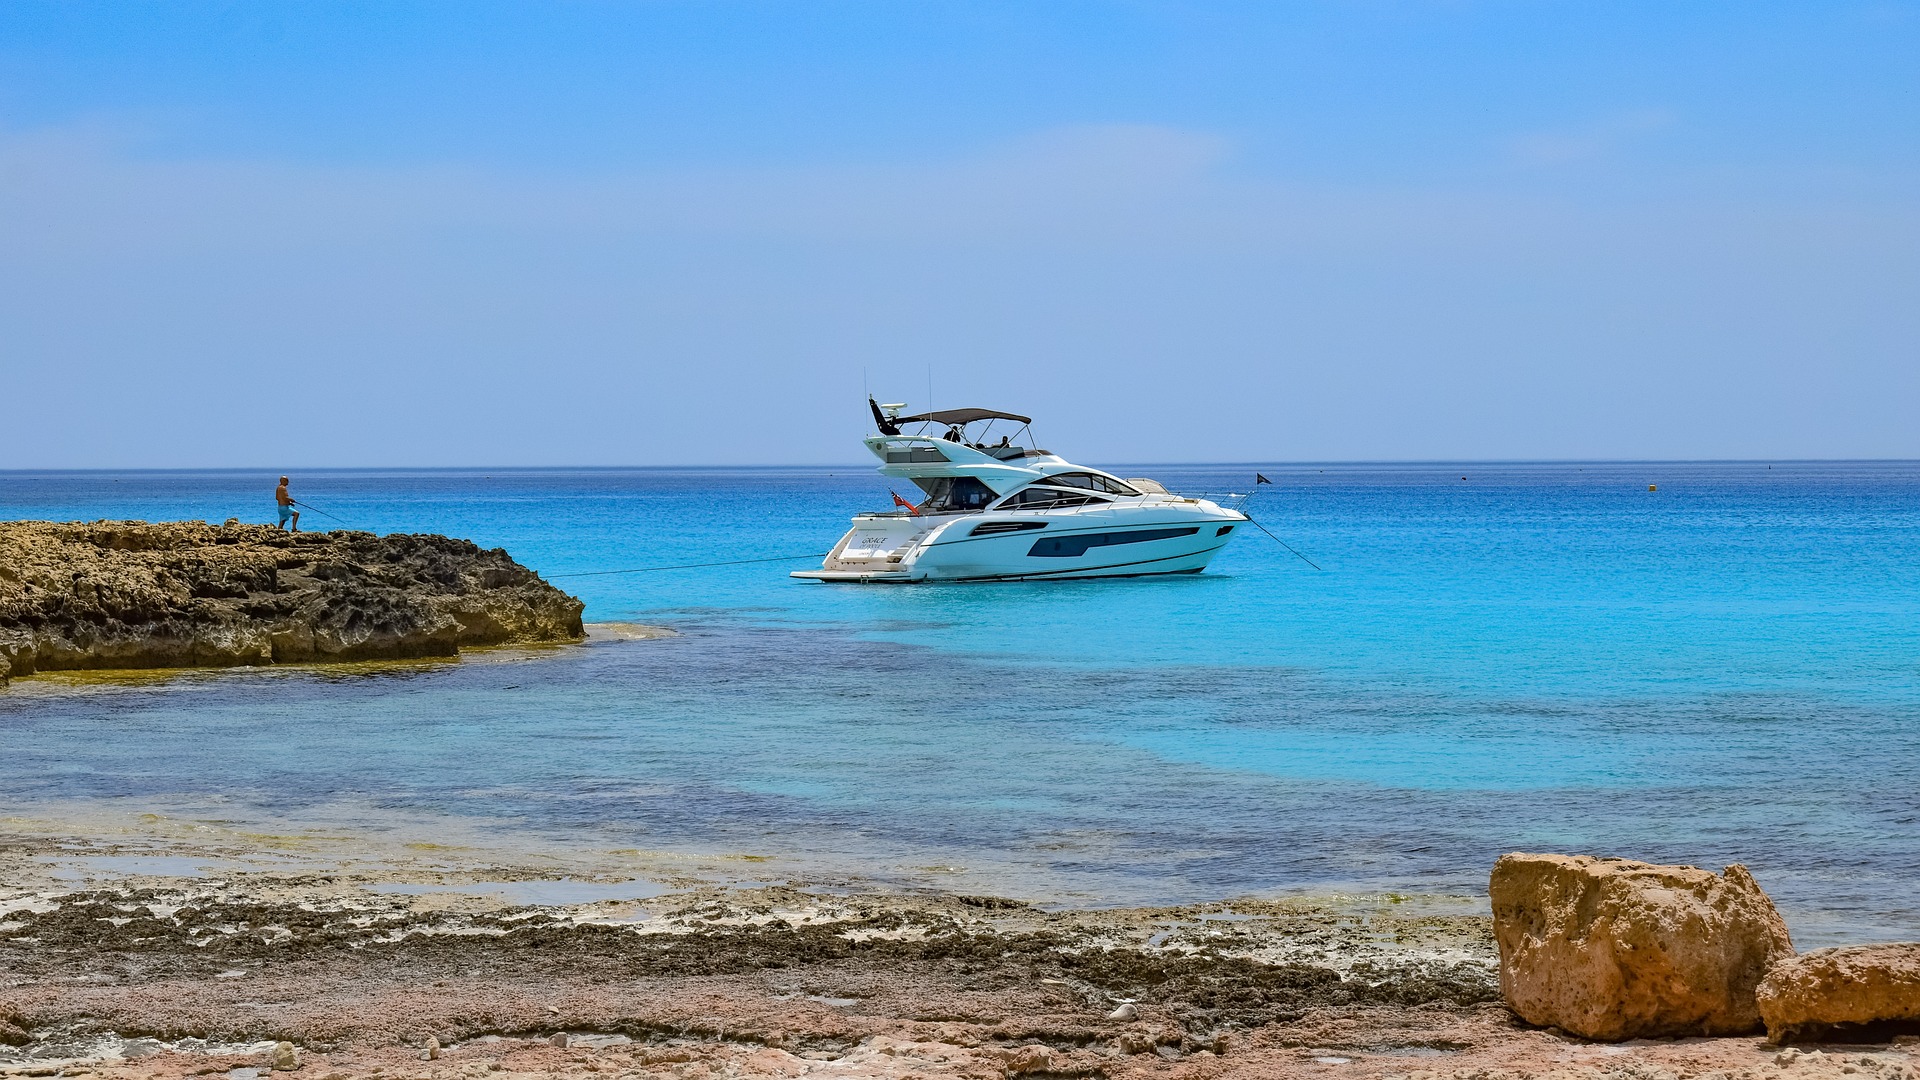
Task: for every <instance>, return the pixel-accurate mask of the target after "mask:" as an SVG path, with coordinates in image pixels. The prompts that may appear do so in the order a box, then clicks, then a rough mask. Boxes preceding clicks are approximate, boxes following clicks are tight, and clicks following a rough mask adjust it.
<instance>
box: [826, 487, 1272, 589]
mask: <svg viewBox="0 0 1920 1080" xmlns="http://www.w3.org/2000/svg"><path fill="white" fill-rule="evenodd" d="M1182 502H1183V503H1184V505H1169V504H1167V503H1159V504H1157V505H1154V506H1137V507H1129V508H1125V509H1097V510H1089V511H1085V512H1081V513H1065V514H1060V513H1053V514H1046V513H1031V512H1029V513H1020V512H998V513H996V512H991V511H990V512H987V513H984V514H964V515H953V516H949V517H946V518H945V519H943V518H940V517H933V518H918V517H913V516H894V515H875V516H869V517H862V518H856V519H854V527H853V528H852V529H851V530H849V531H848V533H847V535H846V536H845V537H843V538H842V539H841V541H840V543H839V544H838V545H836V546H835V547H834V550H833V552H832V553H831V554H829V555H828V557H827V559H826V564H825V565H824V566H822V567H821V568H820V569H818V570H798V571H794V572H793V576H794V577H796V578H809V579H813V580H816V581H834V582H844V583H852V584H875V585H877V584H909V583H916V582H925V583H933V582H956V583H957V582H977V581H1037V580H1050V579H1078V578H1099V577H1148V576H1154V575H1160V574H1194V573H1199V572H1200V571H1202V570H1204V569H1206V567H1207V564H1208V563H1209V562H1211V561H1212V560H1213V557H1214V556H1215V555H1216V554H1218V553H1219V551H1220V549H1221V548H1222V547H1225V546H1226V544H1227V542H1228V540H1229V538H1230V535H1231V533H1232V532H1233V530H1234V528H1235V527H1236V526H1237V525H1238V524H1239V523H1240V522H1243V521H1245V520H1246V518H1245V517H1243V516H1242V515H1240V514H1239V513H1236V512H1234V511H1231V510H1225V509H1222V508H1220V507H1217V506H1214V505H1212V504H1210V503H1203V502H1198V501H1187V500H1182Z"/></svg>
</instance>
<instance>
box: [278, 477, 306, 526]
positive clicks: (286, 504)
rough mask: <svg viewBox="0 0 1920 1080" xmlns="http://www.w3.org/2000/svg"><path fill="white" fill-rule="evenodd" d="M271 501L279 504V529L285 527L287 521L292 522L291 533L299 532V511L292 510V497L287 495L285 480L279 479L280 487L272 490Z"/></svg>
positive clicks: (283, 478) (284, 478)
mask: <svg viewBox="0 0 1920 1080" xmlns="http://www.w3.org/2000/svg"><path fill="white" fill-rule="evenodd" d="M273 500H274V501H275V502H277V503H279V504H280V527H281V528H282V529H284V528H286V527H287V520H288V519H289V518H291V519H292V520H293V531H294V532H299V531H300V511H298V510H295V509H294V508H293V496H292V495H289V494H287V478H286V477H284V476H283V477H281V478H280V486H279V487H277V488H274V489H273Z"/></svg>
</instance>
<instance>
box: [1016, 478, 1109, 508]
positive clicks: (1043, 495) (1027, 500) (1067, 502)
mask: <svg viewBox="0 0 1920 1080" xmlns="http://www.w3.org/2000/svg"><path fill="white" fill-rule="evenodd" d="M1106 501H1107V500H1105V499H1103V498H1101V497H1099V496H1098V495H1093V494H1091V493H1088V492H1085V491H1068V490H1066V489H1064V488H1054V487H1045V486H1043V485H1040V484H1035V485H1033V486H1032V487H1025V488H1021V489H1020V490H1019V491H1016V492H1014V493H1013V494H1012V495H1009V496H1007V501H1006V502H1003V503H1001V504H1000V509H1002V510H1039V509H1043V508H1044V509H1052V508H1054V507H1060V506H1086V505H1087V504H1089V503H1101V502H1106Z"/></svg>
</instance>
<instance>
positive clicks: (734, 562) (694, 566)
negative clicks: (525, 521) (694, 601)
mask: <svg viewBox="0 0 1920 1080" xmlns="http://www.w3.org/2000/svg"><path fill="white" fill-rule="evenodd" d="M827 554H828V553H827V552H824V551H823V552H821V553H820V554H818V555H776V556H774V557H773V558H771V559H731V560H728V561H727V562H696V563H679V564H677V565H674V566H639V567H635V568H633V569H631V570H578V571H575V572H574V573H571V574H547V575H545V576H546V577H549V578H563V577H605V576H607V575H608V574H651V573H655V572H657V571H660V570H701V569H705V568H706V567H709V566H745V565H747V564H748V563H770V562H800V561H801V560H803V559H824V558H826V557H827Z"/></svg>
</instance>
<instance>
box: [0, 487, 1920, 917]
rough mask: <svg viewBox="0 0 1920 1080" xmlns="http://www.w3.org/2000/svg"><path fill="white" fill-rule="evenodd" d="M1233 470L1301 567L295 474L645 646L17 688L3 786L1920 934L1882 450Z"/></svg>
mask: <svg viewBox="0 0 1920 1080" xmlns="http://www.w3.org/2000/svg"><path fill="white" fill-rule="evenodd" d="M1261 470H1262V471H1263V472H1265V473H1266V474H1267V475H1268V476H1269V477H1272V478H1273V479H1274V480H1275V481H1276V483H1275V485H1274V486H1273V487H1271V488H1262V489H1261V494H1260V495H1259V496H1258V499H1257V501H1256V502H1255V503H1254V504H1253V507H1252V509H1253V512H1254V513H1255V516H1257V517H1259V518H1260V519H1261V520H1262V521H1264V522H1265V523H1267V524H1268V525H1269V526H1270V527H1272V528H1274V530H1275V531H1276V532H1278V533H1279V534H1280V535H1282V536H1283V537H1285V538H1286V539H1287V540H1288V541H1289V542H1291V543H1292V544H1293V545H1294V546H1295V547H1297V548H1299V549H1301V550H1302V551H1303V552H1305V553H1306V554H1308V555H1309V556H1311V557H1312V558H1313V560H1314V561H1315V562H1317V563H1319V564H1320V566H1322V567H1324V571H1321V572H1316V571H1314V570H1312V569H1310V568H1308V567H1307V566H1306V565H1305V564H1303V563H1301V562H1299V561H1298V560H1296V559H1295V558H1294V557H1293V556H1292V555H1290V554H1288V553H1287V552H1285V551H1284V550H1282V549H1280V548H1279V547H1278V546H1277V545H1275V544H1273V543H1272V542H1270V541H1268V540H1267V539H1266V538H1265V537H1262V536H1260V535H1258V534H1257V533H1256V534H1249V535H1244V536H1242V537H1240V538H1237V539H1236V540H1235V541H1234V543H1233V544H1232V545H1230V546H1229V547H1228V548H1227V550H1226V551H1225V552H1224V553H1223V555H1222V556H1221V558H1220V559H1219V560H1218V561H1217V562H1216V563H1215V565H1214V568H1213V570H1212V571H1210V572H1208V573H1207V574H1204V575H1201V576H1197V577H1181V578H1172V579H1163V580H1151V579H1148V580H1141V581H1113V582H1031V583H1020V584H996V585H974V586H946V587H894V588H884V587H850V586H829V585H821V584H817V583H810V582H799V581H793V580H790V579H788V578H787V577H786V576H785V574H786V570H787V569H789V568H790V567H789V566H788V565H786V564H771V565H770V564H759V565H746V566H733V567H714V568H708V569H702V570H691V571H675V572H667V573H648V574H633V575H614V576H600V577H560V576H559V575H565V574H579V573H583V572H588V571H601V570H610V569H623V568H631V567H647V566H656V565H662V564H674V563H688V562H712V561H722V560H729V559H751V558H756V557H762V556H768V555H786V554H796V555H800V554H809V553H818V552H822V551H824V550H826V548H827V547H829V546H830V545H831V544H832V543H833V542H834V540H835V539H837V538H838V536H839V534H840V533H841V532H842V531H843V530H844V529H845V527H846V519H847V517H848V516H849V515H850V514H851V513H853V512H854V511H856V510H860V509H871V508H877V507H882V506H885V505H886V504H887V503H888V501H889V500H888V496H887V487H886V484H885V482H883V481H881V480H879V479H878V478H877V477H875V476H874V475H873V474H872V473H871V472H870V471H869V470H867V469H865V468H861V467H849V468H845V469H821V470H799V469H794V470H766V469H755V470H628V471H569V472H546V471H541V472H493V473H485V472H326V473H310V474H302V475H299V476H296V478H295V491H296V494H297V495H298V496H300V497H303V498H305V499H307V500H309V501H311V502H312V503H314V504H315V505H317V506H319V507H321V508H323V509H325V510H327V511H330V512H331V513H333V514H334V515H336V516H337V517H338V518H339V519H342V520H344V521H345V522H346V523H348V524H350V525H352V526H353V527H357V528H366V529H372V530H376V531H380V532H389V531H420V532H444V533H449V534H453V535H460V536H467V537H471V538H473V539H475V540H477V541H478V542H479V543H481V544H482V545H485V546H493V545H500V546H504V547H506V548H507V549H508V550H509V551H511V552H512V553H513V554H514V556H515V557H517V558H518V559H520V560H521V561H522V562H524V563H527V564H528V565H530V566H533V567H534V568H536V569H538V570H540V571H541V572H543V573H546V574H548V575H551V576H554V578H555V581H556V584H560V585H562V586H564V587H566V588H567V589H568V590H569V591H573V592H575V593H577V594H578V595H580V596H581V597H582V598H583V599H585V600H586V601H587V617H588V618H589V619H590V620H637V621H643V622H651V623H660V624H665V625H669V626H672V627H674V628H676V629H678V630H680V631H681V635H682V636H680V637H677V638H673V639H670V640H666V641H656V642H606V643H601V644H596V645H594V646H591V647H587V648H582V649H576V650H567V651H564V652H562V653H560V654H558V655H556V656H553V657H550V658H546V659H542V660H539V661H536V662H523V663H464V664H457V665H447V666H442V667H437V668H432V669H427V670H419V671H409V672H392V673H387V674H384V675H379V676H354V677H341V676H338V675H333V674H327V673H324V672H323V673H313V672H305V673H298V674H288V673H253V674H247V673H241V674H222V675H220V676H217V677H193V678H185V679H177V680H171V681H165V682H157V683H152V684H141V685H133V686H125V687H115V688H110V689H97V690H89V691H87V692H84V693H58V694H56V693H49V692H46V691H44V690H29V691H27V692H22V690H21V687H22V686H28V685H29V684H17V685H16V688H15V690H13V691H7V692H0V812H30V811H31V810H32V809H33V808H34V807H35V806H45V805H51V804H54V803H60V804H63V805H72V804H74V803H75V802H76V801H78V802H81V803H85V802H88V801H96V802H98V803H99V804H101V805H115V806H132V805H146V804H152V805H190V804H193V803H194V801H195V800H217V801H218V804H219V805H220V806H221V807H223V808H224V809H223V811H222V812H223V813H224V814H226V815H227V816H229V817H238V818H244V817H245V816H246V815H247V814H249V813H258V814H261V815H279V816H282V817H285V816H293V817H296V818H305V819H307V820H312V821H314V822H316V823H322V824H324V823H325V822H327V821H331V820H333V819H334V818H335V817H336V816H338V815H340V814H342V813H344V811H342V810H341V809H340V808H341V807H344V806H354V807H358V808H360V809H359V810H358V811H356V813H374V812H377V813H379V814H386V815H392V816H395V817H397V818H406V819H409V820H416V821H421V820H424V821H432V820H435V819H444V820H448V821H455V820H457V821H459V822H460V823H461V824H462V825H463V826H467V827H471V826H473V825H474V824H475V823H478V824H479V827H481V828H483V829H485V830H489V831H492V832H494V833H497V834H499V835H501V836H512V837H515V838H517V839H518V840H520V841H523V842H535V843H554V844H560V843H572V844H592V845H596V846H599V847H603V848H649V849H665V850H686V851H735V852H748V853H766V854H778V855H789V854H804V855H805V856H806V857H807V858H809V859H811V860H813V861H814V862H816V863H817V864H818V865H821V866H823V867H837V868H839V869H840V870H842V871H844V872H850V873H860V874H864V875H868V876H875V877H880V878H883V879H892V880H898V881H902V882H913V883H925V882H926V881H927V880H928V877H929V875H934V874H939V875H944V877H942V878H941V881H942V882H943V883H944V884H946V885H948V887H955V888H963V889H966V890H969V891H999V892H1005V893H1013V894H1016V895H1023V896H1029V897H1036V898H1041V899H1048V900H1054V901H1059V902H1074V903H1087V902H1103V903H1127V902H1162V901H1179V900H1191V899H1202V898H1217V897H1224V896H1231V895H1236V894H1243V893H1248V892H1263V893H1271V892H1286V891H1303V890H1304V891H1313V890H1321V889H1327V888H1336V887H1354V886H1359V887H1366V888H1395V889H1406V890H1423V891H1462V892H1472V891H1475V890H1478V889H1480V888H1482V887H1483V886H1484V881H1485V874H1486V871H1487V869H1488V867H1489V865H1490V863H1491V861H1492V859H1493V858H1494V857H1495V856H1496V855H1498V854H1499V853H1500V852H1502V851H1508V850H1513V849H1548V850H1563V851H1591V852H1599V853H1607V854H1621V855H1629V856H1634V857H1640V858H1649V859H1657V860H1676V861H1686V862H1696V863H1701V864H1707V865H1714V866H1717V865H1719V864H1721V863H1724V862H1730V861H1743V862H1746V863H1748V864H1749V865H1750V866H1752V867H1753V869H1754V871H1755V873H1756V874H1757V875H1758V876H1759V877H1760V880H1761V882H1762V884H1764V885H1766V886H1767V887H1768V888H1769V889H1770V891H1772V892H1773V893H1774V895H1775V896H1776V898H1778V899H1779V900H1780V901H1781V903H1782V906H1783V907H1785V908H1786V909H1787V910H1788V914H1789V917H1790V919H1792V920H1793V922H1794V923H1795V926H1796V930H1797V932H1798V935H1799V937H1800V938H1801V939H1802V940H1803V942H1811V943H1818V942H1821V941H1838V940H1848V939H1853V938H1859V937H1867V936H1887V935H1899V936H1904V937H1909V938H1911V937H1916V936H1920V890H1916V888H1915V883H1916V882H1920V464H1916V463H1861V464H1852V463H1817V464H1793V463H1777V464H1774V465H1772V466H1768V465H1765V464H1757V465H1756V464H1608V465H1584V466H1583V465H1560V464H1554V465H1493V466H1489V465H1469V466H1461V465H1452V466H1447V465H1418V466H1383V465H1368V466H1325V467H1321V466H1312V467H1304V466H1303V467H1296V468H1276V467H1268V466H1261ZM1117 471H1120V472H1121V473H1123V474H1124V475H1150V476H1156V477H1158V478H1160V479H1162V480H1163V481H1164V482H1166V483H1167V484H1168V485H1169V486H1170V487H1173V488H1176V489H1187V490H1205V491H1224V490H1231V489H1240V490H1245V488H1246V485H1247V483H1248V481H1249V480H1250V479H1251V474H1252V469H1251V468H1247V467H1239V466H1234V467H1226V466H1222V467H1195V466H1178V467H1145V466H1140V467H1133V468H1122V469H1119V470H1117ZM273 479H274V478H273V477H272V476H271V475H267V474H254V473H201V472H196V473H137V474H132V473H129V474H103V473H0V517H5V518H54V519H92V518H101V517H116V518H118V517H132V518H147V519H179V518H203V519H207V520H212V521H219V520H223V519H225V518H227V517H229V516H238V517H241V518H243V519H246V520H255V521H265V520H268V519H269V517H270V513H271V509H272V508H271V494H272V487H273ZM1649 484H1655V485H1658V488H1659V490H1658V491H1649V490H1648V485H1649ZM307 524H308V525H310V526H330V525H336V524H338V523H337V522H333V521H329V520H328V519H326V518H324V517H320V516H318V515H309V516H308V518H307ZM791 565H792V566H799V565H803V563H801V562H795V563H793V564H791ZM933 868H950V869H944V870H936V869H933Z"/></svg>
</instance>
